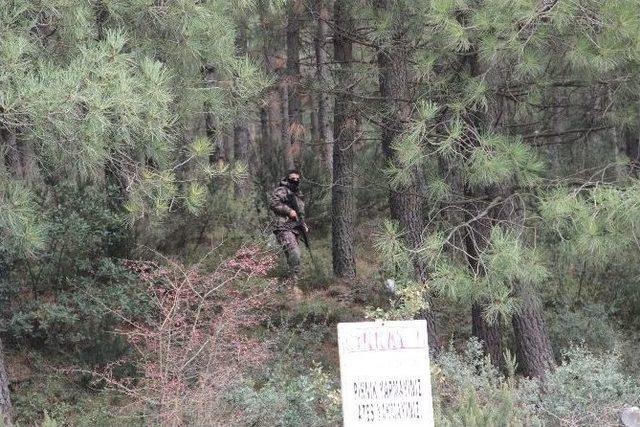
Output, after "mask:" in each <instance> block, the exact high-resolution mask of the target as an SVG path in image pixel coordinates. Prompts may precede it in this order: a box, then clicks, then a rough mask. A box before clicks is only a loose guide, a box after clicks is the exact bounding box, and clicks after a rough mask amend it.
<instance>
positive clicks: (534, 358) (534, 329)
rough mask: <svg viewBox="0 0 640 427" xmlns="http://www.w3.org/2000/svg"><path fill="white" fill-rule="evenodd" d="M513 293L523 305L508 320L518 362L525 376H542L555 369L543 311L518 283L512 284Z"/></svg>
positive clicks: (528, 292) (527, 291)
mask: <svg viewBox="0 0 640 427" xmlns="http://www.w3.org/2000/svg"><path fill="white" fill-rule="evenodd" d="M514 291H515V294H516V295H517V296H518V297H519V298H520V300H521V304H522V306H521V307H520V309H519V310H518V312H517V313H516V314H514V315H513V317H512V319H511V323H512V325H513V332H514V335H515V338H516V357H517V360H518V363H519V364H520V367H521V368H522V371H523V372H524V374H525V375H528V376H530V377H544V375H545V374H546V373H547V372H548V371H550V370H552V369H553V368H554V366H555V360H554V359H553V350H552V348H551V342H550V341H549V335H548V334H547V329H546V326H545V323H544V319H543V318H542V308H541V307H540V304H539V303H538V301H537V300H536V299H535V297H534V296H533V295H532V294H531V293H530V291H529V290H528V289H525V287H524V286H522V285H521V284H519V283H516V284H514Z"/></svg>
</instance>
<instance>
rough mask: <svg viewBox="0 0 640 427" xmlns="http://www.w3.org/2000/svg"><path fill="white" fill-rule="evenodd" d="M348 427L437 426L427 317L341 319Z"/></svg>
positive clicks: (345, 412) (341, 354)
mask: <svg viewBox="0 0 640 427" xmlns="http://www.w3.org/2000/svg"><path fill="white" fill-rule="evenodd" d="M338 349H339V351H340V377H341V382H342V412H343V416H344V426H345V427H361V426H362V427H364V426H367V427H372V426H375V427H382V426H385V427H386V426H388V427H391V426H393V427H405V426H407V427H408V426H420V427H425V426H433V407H432V402H431V375H430V371H429V344H428V339H427V322H426V321H424V320H410V321H393V322H357V323H339V324H338Z"/></svg>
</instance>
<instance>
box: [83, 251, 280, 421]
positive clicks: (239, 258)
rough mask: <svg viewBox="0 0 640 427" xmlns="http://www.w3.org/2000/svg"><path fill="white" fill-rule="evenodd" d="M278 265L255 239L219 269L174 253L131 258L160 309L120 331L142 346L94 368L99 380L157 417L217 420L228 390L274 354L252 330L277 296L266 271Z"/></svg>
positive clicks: (130, 342) (133, 344)
mask: <svg viewBox="0 0 640 427" xmlns="http://www.w3.org/2000/svg"><path fill="white" fill-rule="evenodd" d="M274 264H275V256H274V255H273V254H271V253H269V252H265V251H263V250H262V249H260V248H259V247H255V246H254V247H247V248H242V249H240V250H238V252H237V253H236V254H235V256H234V257H233V258H231V259H229V260H226V261H224V262H222V263H221V264H220V265H219V266H218V268H216V269H215V270H213V271H211V272H204V271H202V270H200V269H199V268H198V266H197V265H196V266H191V267H185V266H183V265H182V264H180V263H178V262H175V261H170V260H166V259H165V260H164V262H163V263H162V264H159V263H156V262H150V261H145V262H143V261H129V262H128V263H127V265H128V267H129V268H130V269H131V270H132V271H134V272H135V273H136V274H137V276H138V278H139V280H140V281H141V282H142V283H143V284H144V285H145V287H146V291H147V293H148V295H149V296H150V302H151V305H152V312H151V315H150V316H149V317H148V318H146V319H144V320H143V321H136V320H134V319H131V320H127V321H126V322H125V323H126V327H123V328H121V329H120V330H119V332H120V335H121V336H122V337H124V338H126V340H127V343H128V345H129V346H130V347H131V348H132V349H134V353H133V354H132V355H131V356H130V357H129V358H128V359H129V360H127V359H123V360H122V361H120V362H119V363H114V364H112V365H110V366H108V367H107V368H106V369H104V370H102V371H100V372H94V375H95V376H96V379H97V380H98V381H101V382H105V383H106V384H108V385H110V386H111V387H112V388H113V389H115V390H118V391H120V392H122V393H124V394H125V395H126V396H128V397H129V398H130V399H131V401H132V405H133V406H135V407H137V408H138V410H139V411H140V412H141V413H143V414H144V416H145V418H146V419H147V420H148V421H149V422H150V423H152V424H161V425H182V424H189V425H209V424H211V420H212V419H215V418H216V417H218V416H223V415H224V413H225V409H224V408H223V405H222V403H221V398H222V396H223V395H224V393H225V392H226V391H227V390H228V389H229V388H230V387H233V386H234V385H236V384H238V383H239V382H240V381H242V378H243V374H244V372H246V371H248V370H250V369H251V368H257V367H259V366H262V365H263V364H264V363H265V362H266V361H267V360H268V359H269V358H270V356H271V352H270V351H269V347H268V345H267V342H265V341H261V340H259V339H257V338H255V337H254V336H253V334H252V331H253V330H255V329H256V328H257V327H258V326H259V325H260V324H261V323H262V322H263V321H264V320H265V318H266V309H267V308H268V307H269V304H270V303H271V300H272V294H273V292H274V288H275V286H274V285H273V283H272V281H271V280H269V279H267V277H266V276H267V273H268V272H269V271H270V270H271V268H273V265H274ZM118 314H119V315H120V316H121V317H125V313H124V312H120V313H118ZM129 362H131V363H134V364H135V366H136V367H137V373H136V374H135V375H132V376H130V377H124V378H123V377H121V376H118V375H117V369H118V367H119V366H120V364H122V363H129Z"/></svg>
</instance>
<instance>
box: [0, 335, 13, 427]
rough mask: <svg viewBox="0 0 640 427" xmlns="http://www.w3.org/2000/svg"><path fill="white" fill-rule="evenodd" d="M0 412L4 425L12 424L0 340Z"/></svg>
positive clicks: (11, 409) (5, 370)
mask: <svg viewBox="0 0 640 427" xmlns="http://www.w3.org/2000/svg"><path fill="white" fill-rule="evenodd" d="M0 412H1V413H2V420H3V421H4V425H5V426H12V425H13V407H12V405H11V398H10V395H9V376H8V375H7V369H6V367H5V361H4V348H3V346H2V341H1V340H0Z"/></svg>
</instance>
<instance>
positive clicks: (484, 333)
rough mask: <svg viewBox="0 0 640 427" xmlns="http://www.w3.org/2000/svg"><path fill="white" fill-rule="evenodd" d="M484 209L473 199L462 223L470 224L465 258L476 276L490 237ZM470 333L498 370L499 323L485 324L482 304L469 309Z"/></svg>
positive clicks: (500, 358)
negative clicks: (477, 340) (478, 341)
mask: <svg viewBox="0 0 640 427" xmlns="http://www.w3.org/2000/svg"><path fill="white" fill-rule="evenodd" d="M469 196H471V197H473V196H472V195H469ZM485 209H486V208H485V207H484V206H483V204H482V203H481V202H480V201H475V200H474V201H471V202H469V203H467V207H466V209H465V222H469V226H468V230H466V233H465V248H466V256H467V262H468V263H469V267H470V268H471V270H472V271H473V273H474V275H475V276H476V277H481V276H484V275H485V274H486V271H485V269H484V266H483V265H482V264H481V263H480V255H481V254H482V252H483V251H484V250H486V248H487V246H488V245H489V239H490V237H491V226H492V221H491V218H490V213H487V212H484V210H485ZM474 218H475V219H474ZM471 334H472V335H473V336H474V337H477V338H478V339H479V340H480V341H482V345H483V347H484V350H485V352H486V354H488V355H489V357H490V358H491V362H492V363H493V364H494V365H495V366H496V367H501V366H502V365H503V356H502V353H503V350H502V333H501V330H500V324H499V321H498V320H496V322H495V323H494V324H490V323H489V322H487V320H486V319H485V316H484V304H482V303H479V302H478V303H475V304H473V306H472V307H471Z"/></svg>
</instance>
